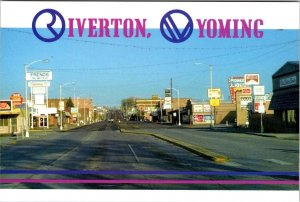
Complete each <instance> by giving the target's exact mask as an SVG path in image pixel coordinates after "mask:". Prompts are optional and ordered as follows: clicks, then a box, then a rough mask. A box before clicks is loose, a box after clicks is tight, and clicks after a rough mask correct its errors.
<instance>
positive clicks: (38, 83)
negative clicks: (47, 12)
mask: <svg viewBox="0 0 300 202" xmlns="http://www.w3.org/2000/svg"><path fill="white" fill-rule="evenodd" d="M28 86H29V87H49V86H50V82H49V81H29V82H28Z"/></svg>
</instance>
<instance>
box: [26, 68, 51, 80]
mask: <svg viewBox="0 0 300 202" xmlns="http://www.w3.org/2000/svg"><path fill="white" fill-rule="evenodd" d="M26 80H27V81H46V80H47V81H50V80H52V71H49V70H37V71H30V72H26Z"/></svg>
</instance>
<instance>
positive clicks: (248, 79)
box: [244, 74, 259, 85]
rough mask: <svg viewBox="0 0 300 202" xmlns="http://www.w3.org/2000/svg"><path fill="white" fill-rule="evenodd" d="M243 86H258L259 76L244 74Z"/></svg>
mask: <svg viewBox="0 0 300 202" xmlns="http://www.w3.org/2000/svg"><path fill="white" fill-rule="evenodd" d="M244 79H245V85H259V74H245V75H244Z"/></svg>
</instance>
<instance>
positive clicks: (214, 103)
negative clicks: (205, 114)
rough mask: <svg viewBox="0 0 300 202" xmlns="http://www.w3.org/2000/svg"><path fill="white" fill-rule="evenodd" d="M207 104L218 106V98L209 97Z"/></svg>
mask: <svg viewBox="0 0 300 202" xmlns="http://www.w3.org/2000/svg"><path fill="white" fill-rule="evenodd" d="M209 104H210V106H212V107H218V106H220V99H210V100H209Z"/></svg>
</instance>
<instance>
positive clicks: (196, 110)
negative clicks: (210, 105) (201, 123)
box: [193, 105, 203, 113]
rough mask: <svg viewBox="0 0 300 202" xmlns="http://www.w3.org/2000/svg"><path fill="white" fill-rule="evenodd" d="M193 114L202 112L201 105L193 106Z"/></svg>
mask: <svg viewBox="0 0 300 202" xmlns="http://www.w3.org/2000/svg"><path fill="white" fill-rule="evenodd" d="M193 112H194V113H199V112H203V105H193Z"/></svg>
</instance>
